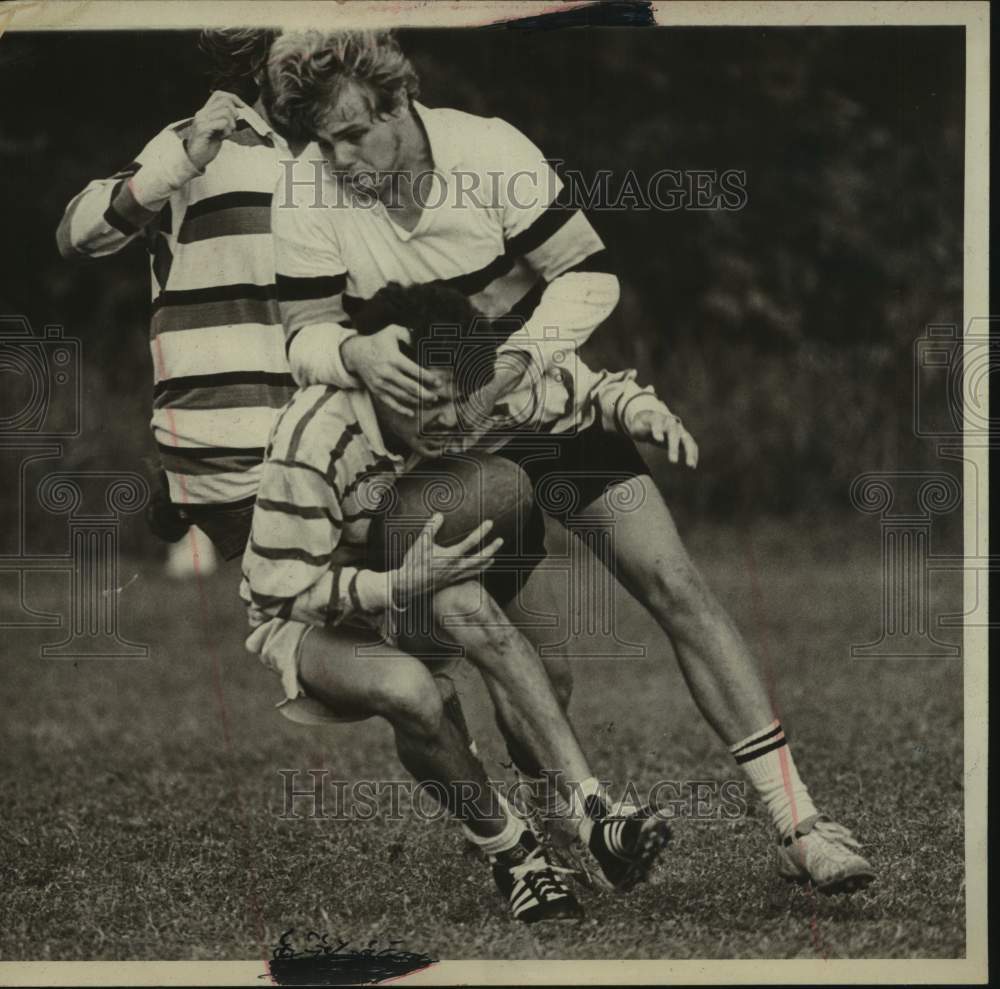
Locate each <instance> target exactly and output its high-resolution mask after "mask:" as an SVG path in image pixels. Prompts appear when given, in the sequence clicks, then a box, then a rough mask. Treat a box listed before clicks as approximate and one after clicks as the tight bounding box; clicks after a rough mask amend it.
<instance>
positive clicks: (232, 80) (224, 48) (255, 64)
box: [198, 27, 281, 103]
mask: <svg viewBox="0 0 1000 989" xmlns="http://www.w3.org/2000/svg"><path fill="white" fill-rule="evenodd" d="M280 34H281V31H280V30H279V29H277V28H258V27H230V28H209V29H206V30H204V31H202V32H201V36H200V37H199V39H198V46H199V48H201V50H202V52H203V53H204V54H205V55H206V56H207V57H208V60H209V63H210V70H209V76H210V81H209V85H210V86H211V88H212V89H213V90H214V89H224V90H226V92H229V93H235V94H236V95H237V96H238V97H239V98H240V99H241V100H243V101H244V102H246V103H253V102H255V101H256V99H257V97H258V96H259V95H260V84H259V83H258V81H257V80H258V79H259V78H262V74H263V73H264V70H265V69H266V67H267V56H268V54H269V53H270V51H271V45H273V44H274V40H275V38H277V37H278V35H280Z"/></svg>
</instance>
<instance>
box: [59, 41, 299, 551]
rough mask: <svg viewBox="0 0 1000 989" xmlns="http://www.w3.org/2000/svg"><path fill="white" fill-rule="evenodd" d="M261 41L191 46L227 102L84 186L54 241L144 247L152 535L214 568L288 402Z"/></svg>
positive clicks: (276, 169) (236, 541) (240, 543)
mask: <svg viewBox="0 0 1000 989" xmlns="http://www.w3.org/2000/svg"><path fill="white" fill-rule="evenodd" d="M274 35H275V32H274V31H268V30H260V29H245V30H244V29H235V30H222V31H206V32H204V34H203V37H202V44H203V47H204V48H206V49H207V50H208V52H209V54H210V55H211V56H212V57H213V59H214V61H215V63H216V66H217V69H218V70H219V74H220V76H221V78H220V80H219V81H220V82H221V83H222V84H224V85H226V86H228V87H229V88H230V89H232V90H234V91H233V92H230V91H227V90H225V89H217V90H216V91H214V92H213V93H212V94H211V95H210V96H209V98H208V100H207V102H206V103H205V105H204V106H203V107H202V108H201V109H200V110H199V111H198V112H197V113H195V114H194V116H193V117H189V118H187V119H185V120H181V121H179V122H177V123H174V124H170V125H169V126H167V127H165V128H164V129H163V130H162V131H160V133H159V134H157V135H156V136H155V137H154V138H153V139H152V140H151V141H150V142H149V143H148V144H147V145H146V146H145V147H144V148H143V149H142V150H141V151H140V152H139V154H137V155H136V157H135V160H134V161H133V162H131V163H130V164H128V165H126V166H125V167H124V168H122V169H121V170H119V171H118V172H116V173H115V174H114V175H111V176H110V177H108V178H102V179H96V180H94V181H93V182H91V183H89V184H88V185H87V186H86V188H84V189H83V190H82V191H81V192H80V193H79V194H78V195H77V196H75V197H74V198H73V199H72V200H71V201H70V203H69V205H68V206H67V207H66V210H65V213H64V215H63V218H62V221H61V222H60V224H59V228H58V231H57V233H56V240H57V243H58V246H59V250H60V252H61V253H62V255H63V256H64V257H66V258H81V257H82V258H100V257H105V256H107V255H109V254H114V253H116V252H117V251H120V250H122V249H123V248H124V247H126V246H127V245H129V244H131V243H133V242H135V241H138V242H140V243H142V244H144V246H145V247H146V249H147V251H148V253H149V263H150V272H151V282H152V318H151V322H150V350H151V353H152V358H153V377H154V386H153V416H152V429H153V435H154V438H155V440H156V444H157V447H158V450H159V453H160V459H161V462H162V464H163V467H164V469H165V475H166V482H167V484H166V485H165V487H167V491H166V492H162V493H161V492H158V493H157V496H156V500H154V507H155V513H154V514H153V517H152V519H153V522H154V528H155V529H157V531H158V534H160V535H162V536H164V538H168V539H179V538H181V537H182V536H183V534H184V532H185V531H186V529H187V527H188V525H189V524H190V523H194V524H197V525H198V526H199V527H201V528H202V529H203V530H204V531H205V533H206V534H207V535H208V536H209V537H210V538H211V539H212V541H213V543H215V545H216V546H217V548H218V550H219V552H220V554H221V555H222V557H223V558H224V559H233V558H235V557H237V556H239V555H240V554H241V553H242V552H243V549H244V547H245V545H246V539H247V534H248V532H249V526H250V516H251V513H252V510H253V500H254V496H255V494H256V491H257V482H258V479H259V475H260V464H261V461H262V459H263V454H264V446H265V443H266V442H267V436H268V433H269V432H270V429H271V425H272V423H273V421H274V416H275V413H276V411H277V410H278V409H279V408H281V406H283V405H284V404H285V402H286V401H287V400H288V398H289V397H290V396H291V394H292V392H293V390H294V381H293V379H292V376H291V373H290V371H289V368H288V361H287V359H286V356H285V346H284V335H283V332H282V329H281V317H280V314H279V312H278V304H277V298H276V293H275V287H274V251H273V247H272V241H271V196H272V193H273V191H274V184H275V181H276V179H277V177H278V175H279V174H280V170H281V167H280V163H281V162H282V161H283V160H286V159H288V158H290V157H291V156H292V150H293V149H290V148H289V145H288V143H287V142H286V140H285V139H284V137H282V135H281V134H279V133H278V132H277V131H276V130H275V129H274V127H273V126H272V124H271V121H270V119H269V116H268V112H267V108H266V105H265V103H266V101H265V94H264V93H263V92H261V89H260V86H259V81H260V80H261V79H262V68H263V66H264V64H265V61H266V57H267V52H268V49H269V47H270V45H271V42H272V40H273V38H274ZM236 91H239V94H242V95H239V94H238V93H237V92H236ZM294 150H298V148H296V149H294Z"/></svg>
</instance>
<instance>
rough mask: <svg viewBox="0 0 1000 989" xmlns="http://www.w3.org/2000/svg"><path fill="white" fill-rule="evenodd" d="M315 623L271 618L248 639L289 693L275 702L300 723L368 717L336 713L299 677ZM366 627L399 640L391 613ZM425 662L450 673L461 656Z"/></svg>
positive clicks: (433, 670) (251, 649)
mask: <svg viewBox="0 0 1000 989" xmlns="http://www.w3.org/2000/svg"><path fill="white" fill-rule="evenodd" d="M314 627H315V626H313V625H306V624H305V623H304V622H297V621H293V620H291V619H285V618H271V619H270V620H268V621H266V622H264V624H263V625H258V626H257V628H255V629H254V630H253V631H252V632H251V633H250V635H249V637H248V638H247V640H246V647H247V650H248V651H249V652H252V653H255V654H256V655H257V656H258V657H259V658H260V661H261V662H262V663H263V664H264V666H265V667H267V669H269V670H270V671H271V672H272V673H274V674H276V675H277V676H278V678H279V679H280V680H281V687H282V690H283V691H284V693H285V696H284V698H283V699H282V700H280V701H278V703H277V704H276V705H275V706H276V707H277V709H278V710H279V711H280V712H281V713H282V714H283V715H284V716H285V717H286V718H288V719H289V720H290V721H295V722H296V723H298V724H300V725H323V724H347V723H350V722H355V721H364V720H365V719H366V718H368V717H370V715H363V716H361V717H357V718H354V717H343V716H340V715H336V714H334V713H333V712H332V711H331V710H330V709H329V708H328V707H327V706H326V705H325V704H323V703H322V702H321V701H318V700H316V699H315V698H313V697H310V696H309V695H308V694H307V693H306V690H305V688H304V687H303V686H302V681H301V680H300V679H299V662H300V661H301V655H302V644H303V642H305V639H306V636H307V635H308V634H309V633H310V632H311V631H312V630H313V628H314ZM364 627H365V628H367V629H369V630H371V631H373V632H375V633H377V634H378V636H379V637H380V638H381V640H382V641H383V642H385V643H387V644H390V645H394V644H395V635H394V634H393V632H392V631H391V630H390V629H389V628H388V615H385V614H383V615H380V616H378V617H377V618H375V619H374V620H369V621H366V622H364ZM423 662H424V665H425V666H427V668H428V670H429V671H430V672H431V674H432V675H434V676H447V675H449V674H450V673H452V672H453V671H454V669H455V668H456V666H457V665H458V664H459V663H460V662H461V659H460V658H459V657H447V658H440V659H435V658H427V659H423Z"/></svg>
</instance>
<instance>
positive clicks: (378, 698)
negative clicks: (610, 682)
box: [241, 286, 669, 921]
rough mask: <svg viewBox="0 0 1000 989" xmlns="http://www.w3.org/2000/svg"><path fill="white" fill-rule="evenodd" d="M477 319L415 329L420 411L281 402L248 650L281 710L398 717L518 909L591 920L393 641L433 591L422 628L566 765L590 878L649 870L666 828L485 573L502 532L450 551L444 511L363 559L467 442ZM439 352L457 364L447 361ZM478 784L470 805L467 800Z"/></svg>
mask: <svg viewBox="0 0 1000 989" xmlns="http://www.w3.org/2000/svg"><path fill="white" fill-rule="evenodd" d="M423 288H427V287H426V286H425V287H423ZM463 301H464V300H463ZM416 308H417V309H418V310H419V309H422V310H423V311H426V307H416ZM472 326H473V324H471V323H468V322H466V323H464V324H463V325H461V326H458V327H454V329H456V330H457V331H458V332H457V335H455V334H453V335H452V336H450V337H448V338H446V339H443V340H440V341H438V340H435V342H434V347H433V348H431V349H430V351H428V350H427V349H425V348H423V346H422V344H423V343H424V341H425V340H426V338H427V337H428V336H429V335H430V334H431V333H432V332H433V326H432V325H431V324H429V323H422V324H421V325H418V326H415V327H414V329H413V343H412V351H411V353H412V356H415V357H416V358H417V360H418V363H419V362H420V361H421V359H422V357H425V356H426V355H427V354H428V353H433V355H434V356H433V360H434V370H435V373H436V374H437V375H438V376H439V377H440V379H441V380H442V383H443V384H442V387H441V388H439V390H438V397H437V400H436V401H435V402H434V403H433V404H425V405H424V406H422V407H421V409H420V411H419V412H418V414H417V415H416V416H410V415H406V414H403V413H400V412H397V411H396V410H394V409H392V408H390V407H389V405H388V404H386V403H384V402H382V401H381V400H380V399H378V398H377V397H375V398H373V397H372V396H371V395H369V393H368V392H366V391H363V390H358V389H354V390H344V389H339V388H335V387H332V386H328V385H312V386H306V387H304V388H301V389H300V390H299V391H297V392H296V394H295V395H294V396H293V397H292V399H291V401H290V402H289V403H288V404H287V405H286V406H285V408H284V409H283V410H282V412H281V413H280V415H279V418H278V420H277V422H276V423H275V427H274V430H273V432H272V434H271V437H270V441H269V443H268V447H267V451H266V454H265V460H264V465H263V470H262V475H261V481H260V487H259V491H258V495H257V501H256V505H255V508H254V514H253V524H252V529H251V537H250V542H249V544H248V546H247V550H246V553H245V555H244V560H243V572H244V579H243V582H242V585H241V594H242V596H243V598H244V600H245V601H246V603H247V606H248V614H249V619H250V624H251V626H253V631H252V632H251V634H250V637H249V638H248V640H247V648H248V649H249V650H250V651H251V652H252V653H256V654H258V655H259V656H260V658H261V660H262V661H263V663H264V665H265V666H266V667H268V668H269V669H270V670H272V671H273V672H274V673H276V674H277V675H278V676H279V677H280V679H281V683H282V686H283V689H284V693H285V699H284V701H283V702H282V703H281V704H280V705H279V706H280V710H281V711H282V712H283V713H284V714H286V716H288V717H290V718H292V719H293V720H298V721H302V722H315V721H322V720H333V721H358V720H362V719H366V718H369V717H375V716H380V717H383V718H385V719H386V720H387V721H389V723H390V724H391V725H392V727H393V730H394V733H395V739H396V747H397V752H398V754H399V758H400V761H401V763H402V764H403V766H404V767H405V768H406V769H407V770H408V771H409V772H410V773H411V774H412V775H413V776H414V778H415V779H417V780H418V781H421V782H425V781H426V782H433V783H435V784H437V785H438V788H437V790H436V792H438V793H439V794H441V795H442V798H443V799H444V801H445V803H446V804H447V806H448V809H449V810H450V811H451V812H452V813H453V814H454V815H455V816H456V817H457V818H458V819H459V820H461V822H462V827H463V830H464V832H465V835H466V837H467V838H468V840H469V841H470V842H472V843H473V844H474V845H476V846H478V847H479V848H480V849H482V851H483V852H484V853H485V854H486V855H487V857H488V859H489V861H490V862H491V864H492V868H493V875H494V878H495V880H496V883H497V885H498V887H499V888H500V890H501V892H502V893H503V894H504V895H505V896H506V897H507V900H508V903H509V906H510V910H511V913H512V915H513V916H514V917H515V918H517V919H519V920H523V921H535V920H543V919H551V918H563V917H572V916H578V915H579V913H580V908H579V904H578V903H577V901H576V899H575V897H574V896H573V894H572V893H571V892H570V890H569V889H568V887H567V886H566V884H565V882H564V881H563V879H562V876H561V873H563V872H565V871H567V870H565V869H563V868H561V867H559V866H555V865H553V864H552V863H551V862H550V861H549V860H548V859H547V857H546V854H545V852H544V850H543V848H542V847H541V845H540V844H539V841H538V839H537V838H536V836H535V835H534V834H533V833H532V832H531V831H530V830H529V829H528V828H526V826H525V824H524V821H523V820H522V819H521V818H520V817H518V816H517V815H515V814H514V813H512V812H511V811H510V809H509V808H508V807H507V805H506V804H505V802H504V801H503V800H496V799H494V798H495V797H496V794H495V793H494V792H493V791H491V788H490V783H489V781H488V779H487V777H486V774H485V771H484V769H483V767H482V765H481V764H480V763H479V761H478V759H477V758H476V756H475V754H474V751H473V749H472V748H470V746H469V745H468V739H467V737H466V736H465V735H464V734H463V732H462V730H461V729H460V727H459V725H458V724H457V719H455V718H454V717H449V716H448V715H447V713H446V710H445V701H446V700H447V698H448V693H449V691H448V684H450V681H448V682H447V683H446V682H444V681H443V678H440V677H438V678H436V677H435V676H433V675H432V672H431V669H430V668H429V666H428V665H427V664H425V663H424V662H423V661H422V660H421V659H419V658H417V657H416V656H415V655H412V654H410V653H408V652H406V651H405V650H404V649H403V648H402V647H401V643H396V636H395V628H396V627H397V623H398V617H397V616H398V615H399V614H400V613H402V612H404V611H405V610H406V609H408V608H411V607H415V606H416V604H417V602H420V601H422V602H424V603H426V602H427V601H428V600H429V603H430V609H429V611H430V616H431V620H432V621H433V623H434V624H433V628H432V629H427V630H426V631H427V633H428V634H429V635H430V636H432V637H433V638H434V640H435V641H437V642H446V643H451V644H453V645H455V646H457V647H459V648H460V650H461V652H462V655H463V657H464V660H466V661H468V662H471V663H472V664H473V665H474V666H475V667H476V668H477V669H478V670H479V672H480V673H481V675H482V676H483V678H484V681H485V683H486V686H487V688H488V690H489V692H490V695H491V697H492V700H493V703H494V706H495V708H496V711H497V716H498V719H499V720H500V721H501V723H502V724H503V725H504V726H505V729H506V731H507V732H508V733H509V734H510V736H511V737H513V738H516V739H517V742H518V744H519V745H520V746H521V747H522V748H523V750H524V751H525V752H526V753H528V757H529V758H530V759H531V760H533V762H534V763H536V764H537V765H539V766H544V767H546V768H550V769H551V770H552V771H553V772H554V773H555V774H557V779H558V784H557V785H558V786H559V787H560V788H561V793H562V797H563V799H564V800H565V801H566V803H567V805H568V806H569V807H570V808H571V809H572V812H573V815H574V820H575V822H576V825H575V826H576V832H577V835H578V838H579V841H580V843H581V846H582V847H583V848H584V849H585V854H586V855H587V856H588V858H589V861H590V867H591V868H592V869H593V871H594V873H595V875H597V876H599V877H600V879H601V880H602V882H603V883H604V884H605V885H607V886H610V887H613V888H615V889H619V890H624V889H627V888H629V887H630V886H632V885H633V884H634V883H635V882H637V881H639V880H641V879H643V878H645V876H646V874H647V873H648V871H649V868H650V867H651V865H652V863H653V861H654V860H655V857H656V855H657V854H658V852H659V851H660V849H661V848H662V847H663V846H664V845H665V843H666V841H667V838H668V835H669V830H668V826H667V824H666V822H665V821H664V820H662V819H660V818H658V817H657V816H656V815H655V814H653V813H652V811H651V809H650V808H632V807H630V808H627V809H617V808H611V807H609V805H608V802H607V800H606V797H605V794H604V791H603V790H602V787H601V785H600V783H599V782H598V780H597V778H596V777H595V775H594V773H593V772H592V770H591V768H590V765H589V763H588V762H587V758H586V756H585V755H584V752H583V750H582V749H581V746H580V744H579V742H578V740H577V738H576V736H575V734H574V732H573V729H572V728H571V727H570V725H569V722H568V721H567V718H566V715H565V712H564V710H563V707H562V705H561V704H560V702H559V699H558V698H557V697H556V695H555V693H554V692H553V689H552V686H551V683H550V681H549V677H548V674H547V673H546V670H545V667H544V666H543V664H542V662H541V660H540V659H539V657H538V654H537V652H536V651H535V649H534V648H533V646H532V645H531V644H530V642H529V641H528V640H527V639H526V638H525V637H524V635H523V634H522V633H521V632H520V631H519V630H518V629H517V628H515V627H514V626H513V625H512V624H511V622H510V621H509V619H508V617H507V616H506V615H505V614H504V612H503V610H502V609H501V607H500V605H499V604H498V603H497V602H496V601H495V600H494V598H493V597H492V596H491V595H490V593H489V592H488V587H487V588H484V587H483V586H482V585H481V584H480V583H479V582H478V581H477V580H476V578H477V577H478V576H479V575H480V574H481V573H482V572H483V571H484V570H485V569H486V568H487V567H488V566H489V564H490V562H491V560H492V559H493V558H494V557H495V555H496V554H497V552H498V550H499V549H500V540H497V539H494V540H492V541H491V542H488V543H487V545H486V547H485V549H483V550H482V551H481V552H477V547H478V546H479V545H480V543H481V541H482V540H483V539H484V538H487V539H488V532H489V529H490V527H491V522H490V521H489V520H486V521H484V522H483V523H482V524H481V525H480V526H478V527H477V528H476V529H475V530H474V531H473V532H472V533H470V534H469V535H468V536H467V537H466V538H465V539H463V540H462V541H460V542H459V543H458V544H456V545H455V546H451V547H448V548H441V547H437V546H436V545H435V543H434V536H435V533H436V532H437V531H438V529H439V528H440V525H441V518H440V517H436V518H432V520H431V521H430V522H429V523H428V525H427V526H426V528H425V530H424V532H423V533H422V534H421V536H420V538H419V539H418V540H417V542H416V543H415V544H414V546H413V547H412V548H411V549H410V550H409V551H408V552H407V554H406V556H405V558H404V559H403V561H402V564H401V565H400V566H399V567H398V568H396V569H393V570H389V571H386V572H379V571H377V570H375V569H371V568H369V565H368V563H367V559H366V543H367V540H368V536H369V529H370V526H371V524H372V523H371V519H372V516H373V514H375V512H376V511H377V509H378V506H379V504H380V498H381V495H382V494H383V493H384V491H385V490H386V486H387V484H391V483H392V481H393V480H394V479H395V478H396V476H397V475H399V474H402V473H403V472H405V471H406V470H407V468H409V467H412V466H414V465H415V464H416V463H417V462H418V461H419V460H420V459H421V458H428V457H434V456H436V455H439V454H440V453H441V452H442V450H443V447H444V445H445V442H444V441H445V440H446V439H448V438H451V437H454V435H455V430H456V428H457V427H458V419H457V415H456V406H455V400H456V399H457V398H460V397H461V395H460V394H459V391H458V389H459V383H460V382H461V381H462V380H465V379H464V378H463V376H462V375H461V374H460V373H458V374H456V365H458V364H461V363H462V362H465V361H468V362H469V365H470V366H473V367H477V366H478V367H481V366H482V359H483V357H484V356H485V358H486V360H487V361H488V362H489V363H492V361H493V359H494V354H493V353H491V352H489V348H490V347H491V344H490V342H489V341H486V342H483V341H480V340H477V339H474V338H472V337H471V336H470V330H471V329H472ZM380 328H381V327H380ZM481 347H485V348H487V351H488V352H487V353H486V354H485V355H483V354H482V353H480V348H481ZM492 347H493V349H495V344H493V345H492ZM443 354H446V355H447V354H450V357H448V359H447V360H444V361H442V355H443ZM457 618H460V619H461V621H460V622H456V621H453V619H457ZM394 643H395V646H394V647H393V648H389V647H387V644H388V646H393V645H394ZM436 680H437V681H441V682H436ZM452 689H453V688H452ZM470 783H471V784H472V785H473V790H472V793H473V796H472V798H471V799H468V798H466V799H460V795H461V794H467V793H468V784H470ZM496 806H499V808H500V813H499V815H498V814H497V813H496V812H495V810H494V808H495V807H496Z"/></svg>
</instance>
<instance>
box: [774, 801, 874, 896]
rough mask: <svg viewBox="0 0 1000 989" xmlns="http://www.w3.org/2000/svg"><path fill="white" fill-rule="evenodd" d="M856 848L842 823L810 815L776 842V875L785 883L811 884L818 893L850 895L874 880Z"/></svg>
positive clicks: (870, 869)
mask: <svg viewBox="0 0 1000 989" xmlns="http://www.w3.org/2000/svg"><path fill="white" fill-rule="evenodd" d="M860 849H861V844H860V842H859V841H858V840H857V838H855V837H854V835H853V834H851V832H850V831H849V830H848V829H847V828H845V827H844V826H843V825H842V824H837V823H836V822H834V821H831V820H830V818H828V817H826V816H825V815H824V814H814V815H813V816H812V817H810V818H808V819H807V820H805V821H803V822H802V823H801V824H800V825H799V826H798V827H797V828H796V829H795V831H794V833H793V834H790V835H789V836H788V837H787V838H785V839H783V840H782V841H781V842H780V843H779V845H778V872H779V873H780V874H781V876H782V877H783V878H784V879H786V880H787V881H788V882H793V883H799V884H800V885H812V886H815V887H816V889H818V890H819V891H820V892H821V893H853V892H855V891H856V890H859V889H863V888H864V887H865V886H867V885H868V884H869V883H870V882H871V881H872V880H873V879H874V878H875V870H874V869H873V868H872V867H871V865H870V864H869V863H868V862H867V861H866V860H865V859H863V858H862V857H861V856H860V855H859V854H858V852H859V851H860Z"/></svg>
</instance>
